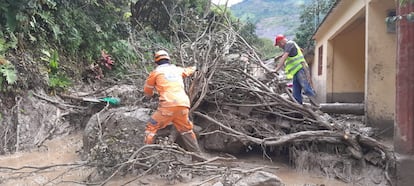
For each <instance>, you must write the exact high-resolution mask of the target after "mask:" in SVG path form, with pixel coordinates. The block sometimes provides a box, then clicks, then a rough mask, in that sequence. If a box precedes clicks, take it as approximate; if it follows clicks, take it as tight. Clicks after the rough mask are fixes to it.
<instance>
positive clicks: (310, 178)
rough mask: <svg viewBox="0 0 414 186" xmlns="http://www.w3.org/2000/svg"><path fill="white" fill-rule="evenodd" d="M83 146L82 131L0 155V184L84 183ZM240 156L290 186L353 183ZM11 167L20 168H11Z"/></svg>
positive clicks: (146, 180) (151, 178) (245, 164)
mask: <svg viewBox="0 0 414 186" xmlns="http://www.w3.org/2000/svg"><path fill="white" fill-rule="evenodd" d="M81 149H82V134H81V133H75V134H71V135H68V136H64V137H60V138H56V139H53V140H48V141H46V142H45V143H44V146H42V147H40V148H38V149H33V150H31V151H26V152H17V153H15V154H12V155H3V156H0V165H1V166H0V178H1V179H0V180H1V181H0V185H29V186H30V185H68V186H69V185H84V184H83V183H82V182H84V181H86V180H87V179H88V176H89V175H91V174H93V173H94V169H93V168H90V167H86V166H84V165H83V163H84V162H83V161H82V160H81V157H80V153H79V152H80V151H81ZM237 158H238V160H236V161H237V162H236V163H237V164H238V165H239V166H240V168H244V169H251V168H257V167H266V170H267V171H270V172H272V173H274V174H275V175H277V176H278V177H279V178H281V179H282V182H283V183H285V184H286V185H287V186H304V185H315V186H316V185H336V186H347V185H350V184H346V183H343V182H340V181H338V180H334V179H329V178H325V177H320V176H318V175H315V174H312V173H310V172H302V171H298V170H294V169H292V168H290V166H289V165H288V164H286V160H283V159H280V160H273V161H269V159H267V158H265V157H263V156H261V155H259V154H245V155H241V156H239V157H237ZM58 165H59V166H58ZM10 168H14V169H19V170H13V171H12V170H10ZM131 180H134V181H131ZM202 181H203V180H201V179H198V178H193V179H189V180H186V181H183V182H181V183H169V182H168V181H166V180H163V178H160V177H159V176H158V175H147V176H144V177H142V178H140V179H136V177H134V176H128V175H127V176H124V177H117V178H114V179H113V180H112V181H110V182H108V183H107V184H106V185H114V186H115V185H149V186H159V185H175V186H190V185H199V183H201V182H202ZM128 182H129V183H128ZM126 183H127V184H126ZM213 184H214V183H205V184H202V185H204V186H207V185H213Z"/></svg>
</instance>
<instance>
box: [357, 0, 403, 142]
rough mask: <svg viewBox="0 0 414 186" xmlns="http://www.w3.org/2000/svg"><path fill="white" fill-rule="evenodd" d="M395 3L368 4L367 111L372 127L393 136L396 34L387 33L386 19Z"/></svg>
mask: <svg viewBox="0 0 414 186" xmlns="http://www.w3.org/2000/svg"><path fill="white" fill-rule="evenodd" d="M395 8H396V7H395V1H394V0H382V1H378V0H372V1H369V2H368V3H367V11H366V17H367V25H366V32H367V38H366V42H367V48H366V53H367V55H366V89H365V103H366V104H365V111H366V122H367V124H368V125H371V126H375V127H378V128H381V129H383V132H384V134H385V135H386V136H392V135H393V130H394V129H393V126H394V112H395V83H396V82H395V77H396V76H395V73H396V72H395V68H396V66H395V64H396V51H397V42H396V34H395V33H387V27H386V24H385V21H384V20H385V18H386V17H387V16H388V11H389V10H390V9H395Z"/></svg>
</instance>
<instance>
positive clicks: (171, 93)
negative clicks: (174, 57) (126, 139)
mask: <svg viewBox="0 0 414 186" xmlns="http://www.w3.org/2000/svg"><path fill="white" fill-rule="evenodd" d="M195 70H196V68H195V67H187V68H182V67H177V66H175V65H173V64H169V63H168V64H162V65H159V66H157V68H156V69H155V70H153V71H152V72H151V73H150V74H149V76H148V78H147V80H146V82H145V85H144V94H145V96H150V97H151V96H153V94H154V88H155V89H156V90H157V92H158V94H159V95H160V96H159V105H158V109H157V111H156V112H155V113H154V114H153V115H152V116H151V118H150V121H148V123H147V126H146V130H145V143H146V144H152V143H153V142H154V138H155V135H156V134H157V131H158V130H159V129H162V128H165V127H166V126H167V125H168V124H169V123H171V122H172V123H173V124H174V126H175V128H176V129H177V131H178V132H179V133H180V134H181V136H182V137H183V141H184V142H185V143H186V145H187V150H190V151H199V147H198V142H197V139H196V135H195V134H194V132H193V123H192V122H191V121H190V120H189V117H188V112H189V108H190V99H189V97H188V95H187V93H186V92H185V89H184V82H183V78H185V77H188V76H190V75H192V74H193V73H194V72H195Z"/></svg>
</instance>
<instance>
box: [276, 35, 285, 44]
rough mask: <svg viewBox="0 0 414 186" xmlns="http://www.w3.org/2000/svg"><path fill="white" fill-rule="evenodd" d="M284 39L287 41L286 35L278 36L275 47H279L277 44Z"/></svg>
mask: <svg viewBox="0 0 414 186" xmlns="http://www.w3.org/2000/svg"><path fill="white" fill-rule="evenodd" d="M283 39H285V36H284V35H282V34H279V35H277V36H276V38H275V46H277V44H278V43H279V42H280V41H281V40H283Z"/></svg>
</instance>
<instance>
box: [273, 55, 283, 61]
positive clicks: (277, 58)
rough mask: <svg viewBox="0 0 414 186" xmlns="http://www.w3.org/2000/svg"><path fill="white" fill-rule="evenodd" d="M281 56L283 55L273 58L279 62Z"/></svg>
mask: <svg viewBox="0 0 414 186" xmlns="http://www.w3.org/2000/svg"><path fill="white" fill-rule="evenodd" d="M281 57H282V55H280V56H276V57H275V58H274V59H273V60H275V62H277V61H278V60H279V59H280V58H281Z"/></svg>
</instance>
